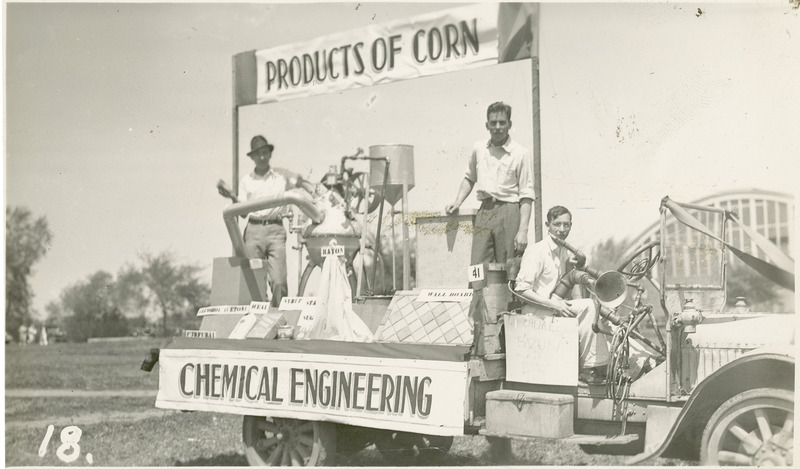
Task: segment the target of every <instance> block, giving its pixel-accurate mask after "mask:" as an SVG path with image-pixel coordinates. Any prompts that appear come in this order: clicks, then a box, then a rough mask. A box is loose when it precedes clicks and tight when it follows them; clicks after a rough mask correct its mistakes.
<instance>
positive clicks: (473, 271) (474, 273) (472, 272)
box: [468, 264, 483, 282]
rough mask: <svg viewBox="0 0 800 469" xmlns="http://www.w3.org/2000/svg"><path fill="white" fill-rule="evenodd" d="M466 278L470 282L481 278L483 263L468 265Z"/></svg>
mask: <svg viewBox="0 0 800 469" xmlns="http://www.w3.org/2000/svg"><path fill="white" fill-rule="evenodd" d="M468 278H469V281H470V282H479V281H481V280H483V264H475V265H471V266H469V274H468Z"/></svg>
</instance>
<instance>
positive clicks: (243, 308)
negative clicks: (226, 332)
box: [197, 305, 250, 316]
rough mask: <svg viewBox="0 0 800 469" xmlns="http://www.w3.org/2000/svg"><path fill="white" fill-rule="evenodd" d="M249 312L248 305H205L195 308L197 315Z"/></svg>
mask: <svg viewBox="0 0 800 469" xmlns="http://www.w3.org/2000/svg"><path fill="white" fill-rule="evenodd" d="M249 312H250V305H222V306H206V307H204V308H200V309H199V310H197V315H198V316H211V315H217V314H235V315H241V314H247V313H249Z"/></svg>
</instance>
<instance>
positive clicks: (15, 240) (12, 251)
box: [6, 207, 778, 341]
mask: <svg viewBox="0 0 800 469" xmlns="http://www.w3.org/2000/svg"><path fill="white" fill-rule="evenodd" d="M52 241H53V234H52V232H51V231H50V228H49V226H48V223H47V219H46V218H45V217H43V216H42V217H38V218H36V217H34V215H33V214H32V213H31V212H30V210H28V209H27V208H25V207H6V333H7V334H10V335H11V336H12V337H14V335H15V331H17V330H18V329H19V327H20V326H21V325H30V324H33V323H36V322H38V321H36V320H35V319H34V316H35V314H34V311H33V297H34V292H33V290H32V288H31V285H30V278H31V276H32V275H33V273H34V270H33V268H34V266H35V265H36V264H37V263H38V262H39V261H41V260H42V259H43V258H44V256H45V255H46V254H47V251H48V249H49V247H50V245H51V243H52ZM626 245H627V243H626V242H625V241H624V240H623V241H617V240H614V239H607V240H604V241H600V242H599V243H598V244H596V245H595V246H594V247H593V248H592V250H591V256H590V262H591V264H592V265H593V266H594V267H595V268H599V270H601V271H602V270H608V269H615V268H617V267H619V266H618V265H616V264H615V263H617V262H619V261H620V260H621V259H622V257H621V256H622V254H623V252H624V248H625V247H626ZM382 248H383V249H381V251H382V254H383V256H382V259H383V266H382V269H381V270H383V271H384V272H383V275H382V276H381V277H383V278H382V279H381V280H382V282H381V283H382V284H383V285H382V286H383V287H384V288H390V287H391V279H392V273H391V271H392V270H391V269H392V266H391V255H392V254H391V250H390V249H389V246H388V245H387V246H382ZM414 264H415V262H414V250H413V249H412V273H411V274H412V278H413V277H414V268H413V267H414ZM395 268H396V269H398V270H399V272H397V273H396V275H397V276H398V277H399V278H402V264H401V263H398V264H397V266H396V267H395ZM202 269H203V268H202V267H201V266H199V265H194V264H182V263H180V262H178V260H177V259H176V257H175V255H174V254H173V253H171V252H162V253H160V254H155V255H154V254H150V253H143V254H140V255H139V256H138V259H137V262H136V263H128V264H126V265H124V266H123V267H122V268H121V269H120V270H119V272H117V274H116V275H112V274H111V273H109V272H106V271H103V270H100V271H97V272H95V273H93V274H90V275H88V276H87V277H86V278H84V279H83V280H79V281H77V282H76V283H74V284H72V285H70V286H68V287H67V288H65V289H64V290H63V291H62V292H61V294H60V296H59V299H58V300H57V301H51V302H50V303H48V304H47V306H46V308H45V309H46V314H47V318H46V320H45V324H46V325H47V326H53V327H58V328H60V329H61V330H62V331H64V333H65V334H66V338H67V339H68V340H71V341H85V340H86V339H88V338H91V337H118V336H128V335H132V334H134V333H137V334H138V333H144V334H148V335H161V336H169V335H172V334H173V333H175V332H176V331H178V330H180V329H196V328H198V326H199V321H198V319H197V317H196V313H197V310H198V309H199V308H201V307H203V306H207V305H208V300H209V295H210V287H209V285H207V284H206V283H204V282H203V281H202V280H201V279H200V278H199V277H198V275H199V274H200V272H201V271H202ZM370 273H371V272H370ZM726 277H727V290H728V292H727V293H728V295H727V300H728V303H729V305H728V306H729V307H732V306H733V305H734V303H735V302H736V298H737V297H746V298H747V300H748V303H749V304H750V306H751V307H753V308H754V310H759V309H760V308H759V307H761V308H763V310H767V311H768V310H770V309H772V308H773V307H774V302H775V301H776V298H777V296H778V294H777V289H776V287H775V286H774V285H773V284H771V283H770V282H769V281H767V280H766V279H764V278H762V277H760V276H759V275H758V274H757V273H755V272H753V271H751V270H750V269H749V268H747V267H746V266H742V265H739V264H738V263H736V262H733V263H731V264H730V265H728V272H727V276H726ZM152 317H158V318H160V319H159V320H158V322H153V321H152V320H151V319H150V318H152Z"/></svg>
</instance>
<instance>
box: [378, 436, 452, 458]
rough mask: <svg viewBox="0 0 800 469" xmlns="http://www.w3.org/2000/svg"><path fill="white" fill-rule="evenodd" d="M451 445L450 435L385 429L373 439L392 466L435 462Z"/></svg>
mask: <svg viewBox="0 0 800 469" xmlns="http://www.w3.org/2000/svg"><path fill="white" fill-rule="evenodd" d="M451 446H453V437H452V436H437V435H421V434H418V433H405V432H392V431H387V432H385V433H384V434H382V435H380V436H379V437H378V438H376V439H375V447H376V448H377V449H378V451H379V452H380V453H381V456H382V457H383V459H384V460H386V461H387V462H389V463H391V464H392V465H393V466H414V465H427V464H435V463H437V462H439V461H441V459H442V458H443V457H444V455H445V454H447V452H448V451H450V447H451Z"/></svg>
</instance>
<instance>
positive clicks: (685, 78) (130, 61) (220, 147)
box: [4, 2, 800, 311]
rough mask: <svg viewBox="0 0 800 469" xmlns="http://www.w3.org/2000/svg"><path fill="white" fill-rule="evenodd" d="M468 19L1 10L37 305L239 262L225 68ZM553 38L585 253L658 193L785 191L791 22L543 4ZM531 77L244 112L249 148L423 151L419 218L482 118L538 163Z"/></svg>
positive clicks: (448, 79)
mask: <svg viewBox="0 0 800 469" xmlns="http://www.w3.org/2000/svg"><path fill="white" fill-rule="evenodd" d="M458 5H459V4H430V3H410V4H376V3H360V4H354V3H337V4H299V5H298V4H202V5H196V4H112V3H95V4H43V3H6V4H5V8H6V15H5V19H6V25H5V38H4V39H5V42H4V44H5V47H6V64H5V76H6V88H5V112H6V119H5V124H6V125H5V138H6V140H5V150H6V151H5V197H6V204H7V205H12V206H16V205H24V206H26V207H28V208H29V209H30V210H31V211H32V212H33V213H34V215H36V216H42V215H43V216H45V217H46V218H47V220H48V222H49V225H50V228H51V230H52V231H53V234H54V240H53V245H52V248H51V250H50V251H49V252H48V254H47V256H46V258H45V259H44V260H43V261H41V262H40V263H38V264H37V265H36V266H35V270H36V273H35V275H34V277H33V278H32V285H33V288H34V292H35V295H36V297H35V302H34V304H35V307H36V308H37V309H38V310H39V311H44V305H45V304H46V303H47V302H49V301H53V300H56V299H57V298H58V295H59V294H60V292H61V291H62V290H63V289H64V288H65V287H67V286H69V285H71V284H74V283H76V282H77V281H80V280H83V279H84V278H86V276H88V275H90V274H92V273H94V272H96V271H97V270H101V269H102V270H106V271H109V272H111V273H112V274H115V273H116V272H117V271H118V270H119V268H120V267H122V266H123V264H125V263H126V262H134V261H135V260H136V257H137V254H138V253H142V252H150V253H158V252H161V251H163V250H171V251H173V252H175V253H176V254H177V256H178V258H179V260H181V261H183V262H192V263H199V264H201V265H204V266H207V269H206V270H205V271H204V273H203V275H204V277H205V278H206V279H208V280H209V281H210V278H211V269H210V266H211V261H212V259H213V258H214V257H224V256H227V255H230V252H231V251H230V243H229V241H228V238H227V233H226V231H225V228H224V225H223V223H222V217H221V212H222V209H223V208H224V207H225V206H226V204H227V202H226V201H225V200H224V199H222V198H221V197H220V196H219V195H218V194H217V193H216V190H215V188H214V184H215V182H216V180H217V179H220V178H222V179H225V180H227V181H229V182H230V179H231V139H232V133H231V82H230V78H231V57H232V56H233V55H234V54H236V53H239V52H243V51H247V50H252V49H266V48H270V47H274V46H278V45H282V44H287V43H292V42H299V41H306V40H309V39H311V38H313V37H316V36H324V35H326V34H332V33H335V32H339V31H345V30H349V29H354V28H359V27H363V26H366V25H368V24H373V23H383V22H387V21H391V20H394V19H398V18H402V17H406V16H415V15H419V14H423V13H426V12H430V11H434V10H440V9H444V8H453V7H456V6H458ZM698 7H699V10H698ZM541 18H542V19H541V36H540V40H541V45H540V55H541V60H540V69H541V71H540V80H541V101H542V102H541V127H542V166H543V170H542V172H543V177H542V178H543V197H542V199H543V205H544V206H545V209H546V208H547V207H549V206H551V205H554V204H561V205H566V206H568V207H570V208H572V209H574V210H573V211H574V213H575V222H576V225H575V228H574V229H573V235H572V237H571V240H572V241H573V242H574V243H575V244H576V245H578V246H579V247H582V248H584V249H586V250H589V249H590V248H591V246H592V245H593V244H594V243H595V242H596V241H598V240H601V239H604V238H607V237H610V236H616V237H618V238H621V237H626V236H627V237H633V236H635V235H637V234H638V233H639V232H640V231H641V230H643V229H644V228H646V227H647V226H648V225H650V224H651V223H653V222H654V221H656V218H657V213H658V204H659V200H660V199H661V198H662V197H664V196H665V195H669V196H671V197H673V198H674V199H676V200H681V201H691V200H695V199H697V198H700V197H703V196H706V195H710V194H712V193H714V192H718V191H722V190H728V189H740V188H761V189H768V190H777V191H782V192H789V193H793V192H794V190H795V188H794V187H795V186H796V184H797V183H796V180H797V175H798V161H797V160H798V158H797V154H798V148H799V147H800V145H799V144H800V137H798V131H797V123H798V122H800V90H798V86H797V77H798V76H800V58H798V57H800V56H799V55H798V54H797V51H798V50H800V26H798V25H799V24H800V22H798V10H793V9H791V6H790V4H789V3H788V2H773V3H758V4H755V3H751V4H695V3H691V4H690V3H682V4H666V3H657V4H544V5H543V6H542V11H541ZM528 64H529V62H527V61H526V62H518V63H514V64H505V65H502V66H495V67H488V68H483V69H480V70H476V71H468V72H455V73H451V74H446V75H439V76H436V77H431V78H425V79H419V80H414V81H408V82H401V83H396V84H390V85H381V86H376V87H372V88H366V89H361V90H355V91H348V92H345V93H338V94H334V95H329V96H320V97H315V98H309V99H302V100H295V101H288V102H286V103H281V104H273V105H260V106H252V107H247V108H245V109H243V110H242V111H241V115H240V126H241V134H240V142H241V143H240V145H241V148H242V149H244V150H245V151H246V147H247V144H248V143H247V142H248V141H249V139H250V137H251V136H252V135H253V134H255V133H262V134H264V135H266V136H267V137H268V138H269V139H270V141H273V142H274V143H275V144H276V151H275V155H274V161H273V163H274V165H276V166H283V167H286V168H288V169H292V170H294V171H297V172H299V173H301V174H304V175H308V174H311V175H312V176H313V177H315V178H316V179H318V178H319V177H321V176H322V174H324V172H325V170H326V168H327V167H328V166H329V165H332V164H338V163H339V159H340V158H341V156H343V155H345V154H351V153H353V152H354V151H355V148H357V147H362V148H364V149H367V148H368V147H369V146H370V145H377V144H385V143H406V144H411V145H414V147H415V170H416V171H415V187H414V189H412V191H411V192H410V194H409V202H410V206H411V208H412V209H413V210H441V209H442V208H443V207H444V205H445V204H446V203H448V202H449V201H451V200H452V199H453V197H454V196H455V193H456V190H457V188H458V184H459V182H460V179H461V177H462V174H463V169H464V167H465V164H466V163H465V160H466V157H467V154H468V150H469V148H470V146H471V144H472V142H474V141H475V140H477V139H482V138H485V137H487V133H486V130H485V128H484V117H485V114H484V112H485V108H486V106H487V105H488V104H489V103H491V102H493V101H496V100H505V101H507V102H509V103H510V104H511V105H512V106H514V115H513V117H512V121H513V124H514V125H513V127H512V136H513V137H514V138H516V139H518V140H519V141H520V142H522V143H523V144H524V145H526V146H528V147H529V148H530V146H531V144H532V137H531V130H530V129H531V103H530V93H531V91H530V80H531V78H530V66H529V65H528ZM250 169H251V163H250V161H249V160H248V159H247V158H246V157H243V159H242V170H243V171H244V170H250ZM476 206H477V203H476V202H475V198H474V194H473V195H472V196H471V197H470V199H468V202H466V203H465V205H464V207H466V208H470V207H476ZM398 208H399V207H398ZM292 253H293V251H292V252H290V256H292ZM292 257H293V256H292ZM289 278H290V282H293V279H295V278H296V274H292V273H290V276H289ZM294 288H295V287H294V286H292V285H290V294H293V293H294V291H293V289H294Z"/></svg>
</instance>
